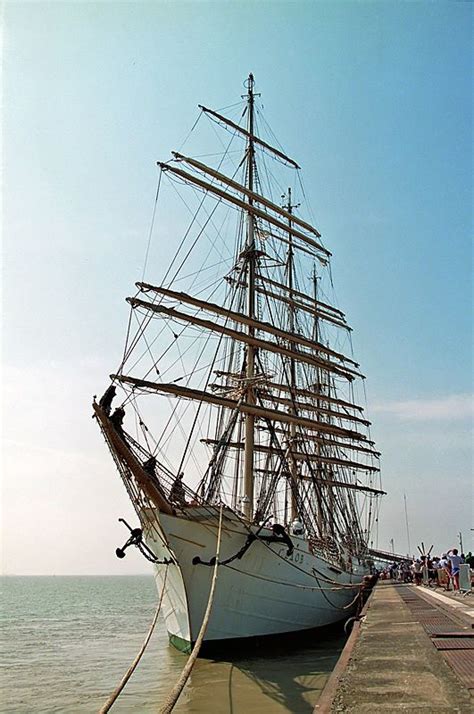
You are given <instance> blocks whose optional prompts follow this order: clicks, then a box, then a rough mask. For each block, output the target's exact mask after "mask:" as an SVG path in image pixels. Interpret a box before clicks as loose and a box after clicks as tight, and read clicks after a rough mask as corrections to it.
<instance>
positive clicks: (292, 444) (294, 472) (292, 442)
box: [285, 188, 298, 521]
mask: <svg viewBox="0 0 474 714" xmlns="http://www.w3.org/2000/svg"><path fill="white" fill-rule="evenodd" d="M293 208H297V206H296V205H293V204H292V203H291V188H288V204H287V205H286V206H285V209H286V210H287V211H288V213H289V215H290V218H289V219H288V228H289V231H288V259H287V270H288V296H289V318H290V319H289V332H290V333H291V334H294V332H295V306H294V302H293V273H294V250H293V236H292V235H291V227H292V220H291V217H292V213H293ZM291 348H292V350H294V344H292V346H291ZM289 376H290V394H291V401H292V402H293V403H294V402H295V401H296V363H295V360H294V359H293V358H291V359H290V375H289ZM289 411H290V414H293V415H294V416H296V409H295V407H294V405H293V404H292V406H291V407H290V410H289ZM295 451H296V426H295V424H291V425H290V439H289V454H290V459H289V461H290V478H291V481H292V484H291V520H292V521H293V520H294V519H295V518H296V517H297V515H298V507H297V502H296V492H297V488H298V486H297V481H298V467H297V464H296V459H295V457H294V452H295Z"/></svg>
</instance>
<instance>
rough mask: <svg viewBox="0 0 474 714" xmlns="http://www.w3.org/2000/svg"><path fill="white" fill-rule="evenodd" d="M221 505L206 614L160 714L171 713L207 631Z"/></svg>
mask: <svg viewBox="0 0 474 714" xmlns="http://www.w3.org/2000/svg"><path fill="white" fill-rule="evenodd" d="M222 508H223V507H222V505H221V506H220V510H219V529H218V531H217V546H216V562H215V565H214V573H213V576H212V582H211V589H210V592H209V600H208V601H207V607H206V612H205V613H204V618H203V621H202V625H201V629H200V630H199V634H198V636H197V640H196V642H195V644H194V647H193V651H192V652H191V654H190V655H189V659H188V661H187V662H186V664H185V666H184V669H183V671H182V672H181V675H180V677H179V679H178V681H177V682H176V684H175V685H174V687H173V689H172V690H171V692H170V694H169V696H168V699H167V700H166V702H165V704H164V706H163V707H162V708H161V709H160V714H170V712H172V711H173V709H174V707H175V704H176V702H177V701H178V698H179V696H180V694H181V692H182V691H183V689H184V686H185V684H186V682H187V681H188V679H189V676H190V674H191V672H192V669H193V667H194V663H195V662H196V658H197V656H198V654H199V650H200V649H201V645H202V642H203V639H204V635H205V634H206V630H207V625H208V623H209V617H210V615H211V609H212V603H213V602H214V592H215V588H216V581H217V573H218V570H219V568H218V566H219V553H220V548H221V534H222Z"/></svg>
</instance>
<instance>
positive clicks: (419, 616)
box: [314, 582, 474, 714]
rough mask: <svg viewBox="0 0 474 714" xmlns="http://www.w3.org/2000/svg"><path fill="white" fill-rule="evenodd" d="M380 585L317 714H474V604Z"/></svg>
mask: <svg viewBox="0 0 474 714" xmlns="http://www.w3.org/2000/svg"><path fill="white" fill-rule="evenodd" d="M437 595H438V593H434V594H432V593H431V591H430V590H429V589H428V588H423V587H415V586H413V585H398V584H391V583H390V582H381V583H379V584H378V585H377V586H376V587H375V589H374V592H373V594H372V596H371V598H370V599H369V602H368V603H367V606H366V611H365V613H363V614H364V616H363V619H362V621H361V623H360V624H359V623H357V625H356V628H355V630H354V632H353V633H352V635H351V637H350V639H349V641H348V643H347V645H346V648H345V650H344V652H343V654H342V656H341V659H340V662H339V663H338V666H337V667H336V670H335V671H334V673H333V675H332V677H331V678H330V680H329V681H328V684H327V686H326V688H325V690H324V691H323V693H322V696H321V699H320V700H319V702H318V704H317V705H316V707H315V710H314V712H315V714H326V713H329V712H356V713H360V714H362V713H365V712H380V711H386V712H392V711H393V712H396V711H403V710H410V711H414V712H430V713H431V712H460V713H462V714H465V713H466V712H474V699H473V695H474V629H473V622H474V619H473V615H474V612H473V611H472V607H473V606H472V605H470V604H468V603H467V602H464V603H463V602H461V600H460V598H458V599H457V600H454V599H453V598H450V597H446V596H445V595H441V597H439V596H437Z"/></svg>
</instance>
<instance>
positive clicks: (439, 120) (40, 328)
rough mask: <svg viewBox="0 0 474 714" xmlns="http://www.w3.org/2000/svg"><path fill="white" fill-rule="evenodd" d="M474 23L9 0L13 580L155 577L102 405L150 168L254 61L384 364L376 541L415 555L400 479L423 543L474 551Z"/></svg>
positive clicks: (279, 7) (340, 288)
mask: <svg viewBox="0 0 474 714" xmlns="http://www.w3.org/2000/svg"><path fill="white" fill-rule="evenodd" d="M472 20H473V6H472V4H471V3H469V2H446V3H444V2H429V3H425V2H409V3H404V2H338V1H332V2H305V1H303V0H299V1H296V2H276V1H273V2H263V1H257V0H255V1H249V2H241V1H229V2H197V1H195V2H180V1H179V0H175V1H174V2H165V1H163V2H149V3H147V2H133V3H126V2H120V3H119V2H101V3H94V2H87V3H81V2H73V3H67V2H49V3H44V2H34V3H23V2H18V1H16V2H7V3H6V4H4V9H3V102H2V115H3V116H2V119H3V122H2V123H3V189H2V197H3V219H2V228H3V265H2V277H3V280H2V282H3V308H4V309H3V314H4V317H3V329H2V362H3V387H4V389H3V402H2V406H3V440H4V442H3V448H2V457H3V470H2V473H3V478H2V515H3V519H2V521H3V539H2V541H3V557H2V561H3V571H4V572H6V573H13V574H23V573H32V574H41V573H48V574H49V573H56V574H67V573H127V572H128V573H130V572H141V571H147V570H148V568H147V564H146V563H145V562H144V561H142V560H141V559H140V556H139V555H138V554H133V555H132V554H130V556H128V557H127V558H126V560H125V561H118V560H117V559H116V558H115V555H114V550H115V547H116V546H118V545H120V544H121V542H122V541H123V540H125V533H124V531H123V528H122V526H120V525H119V524H118V523H117V518H118V517H119V516H125V517H126V518H127V519H128V520H130V521H133V522H134V523H136V517H135V515H134V512H133V510H132V507H131V505H129V503H128V499H127V497H126V495H125V493H124V490H123V487H122V484H121V482H120V480H119V478H118V475H117V474H116V472H115V470H114V466H113V463H112V461H111V458H110V456H109V454H108V452H107V450H106V447H105V445H104V443H103V442H102V439H101V436H100V434H99V433H98V430H97V426H96V424H95V423H94V422H93V421H92V419H91V408H90V403H91V398H92V395H93V394H100V393H101V392H102V390H103V389H104V387H105V386H106V385H107V376H108V374H109V373H110V372H111V371H113V369H114V368H115V367H116V364H117V362H118V360H119V357H120V354H121V349H122V347H123V340H124V337H125V329H126V321H127V316H128V309H127V306H126V304H125V302H124V297H125V296H126V295H129V294H131V292H132V286H133V283H134V282H135V280H137V279H139V278H140V277H141V272H142V269H143V264H144V256H145V251H146V245H147V239H148V229H149V225H150V220H151V214H152V208H153V201H154V193H155V190H156V179H157V170H156V165H155V162H156V160H157V159H164V160H166V159H167V158H168V157H169V152H170V150H172V149H179V147H180V145H181V144H182V142H183V140H184V139H185V137H186V135H187V133H188V132H189V130H190V128H191V126H192V124H193V122H194V120H195V119H196V117H197V114H198V110H197V104H198V103H202V104H205V105H206V106H210V107H215V108H220V107H223V106H226V105H228V104H232V103H233V102H236V101H238V100H239V99H240V95H241V94H242V93H243V92H244V89H243V86H242V82H243V80H244V79H245V77H246V76H247V75H248V73H249V72H250V71H252V72H253V73H254V75H255V78H256V81H257V90H258V91H260V92H261V93H262V98H261V100H262V102H263V104H264V107H265V116H266V118H267V119H268V120H269V121H270V123H271V126H272V129H273V131H274V132H275V133H276V135H277V136H278V138H279V140H280V142H281V144H282V145H283V146H284V148H285V150H286V151H287V152H288V153H289V155H290V156H294V157H295V158H297V159H298V161H299V163H300V164H301V165H302V167H303V176H304V181H305V186H306V192H307V194H309V197H310V200H311V203H312V206H313V209H314V212H315V214H316V216H317V224H318V227H319V229H320V230H321V232H322V233H323V236H324V240H325V244H326V245H327V246H328V247H329V248H330V250H331V251H332V252H333V254H334V258H333V273H334V279H335V286H336V291H337V294H338V299H339V304H340V305H341V306H343V307H344V309H345V311H346V313H347V315H348V319H349V322H350V324H351V325H352V326H353V327H354V336H353V341H354V349H355V355H356V356H357V359H358V360H359V361H360V362H361V365H362V367H363V371H364V373H365V374H366V375H367V377H368V379H367V394H368V411H369V415H370V417H371V418H372V420H373V422H374V426H373V428H372V434H373V436H374V437H375V439H376V441H377V444H378V446H379V448H380V450H381V451H382V453H383V459H382V466H383V484H384V487H385V488H386V490H387V491H388V492H389V495H388V496H387V497H386V498H385V499H384V504H383V507H382V512H381V517H380V522H379V539H378V543H379V546H380V547H382V548H384V549H388V548H389V540H390V538H393V539H394V542H395V549H396V550H397V551H399V552H406V550H407V535H406V528H405V513H404V505H403V494H404V493H406V496H407V504H408V517H409V524H410V539H411V545H412V550H414V547H415V545H416V544H417V543H420V542H421V541H422V540H423V541H424V543H425V544H426V545H428V544H429V545H431V543H433V544H434V545H435V551H437V552H440V551H441V550H444V549H446V548H448V547H451V546H454V545H456V544H457V534H458V532H459V531H462V533H463V538H464V545H465V550H467V549H468V548H469V547H472V545H471V544H470V543H469V537H470V535H472V533H471V532H470V529H471V528H473V527H474V519H473V513H472V507H473V499H472V494H473V491H472V465H473V463H472V443H473V442H472V349H473V340H472V337H473V332H472V317H473V314H472V282H471V281H472V268H473V262H472V248H471V235H472V199H473V174H472V171H473V164H472V138H473V137H472V119H473V117H472V106H473V104H472V99H473V96H472V87H473V83H472V80H473V77H472V60H473V54H472V52H473V45H472ZM170 229H171V232H172V226H171V227H170ZM175 239H176V240H177V239H178V236H173V235H170V236H169V241H170V242H171V241H173V240H175ZM162 248H163V251H164V247H162ZM153 249H154V251H155V252H156V255H157V256H158V259H159V256H160V249H161V248H160V246H159V245H157V246H154V247H153ZM149 277H152V276H149Z"/></svg>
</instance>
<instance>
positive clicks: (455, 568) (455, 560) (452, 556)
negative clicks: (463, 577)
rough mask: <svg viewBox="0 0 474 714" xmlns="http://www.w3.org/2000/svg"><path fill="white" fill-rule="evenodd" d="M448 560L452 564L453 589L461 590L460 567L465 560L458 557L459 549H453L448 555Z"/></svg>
mask: <svg viewBox="0 0 474 714" xmlns="http://www.w3.org/2000/svg"><path fill="white" fill-rule="evenodd" d="M448 560H449V562H450V563H451V578H452V580H453V587H454V589H455V590H459V566H460V565H461V563H462V562H463V559H462V558H461V556H460V555H458V549H457V548H453V549H452V550H450V551H449V553H448Z"/></svg>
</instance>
